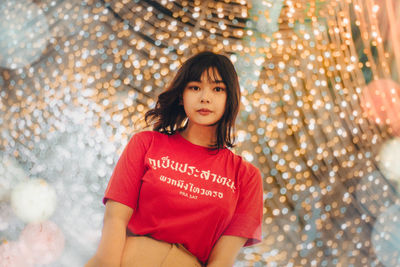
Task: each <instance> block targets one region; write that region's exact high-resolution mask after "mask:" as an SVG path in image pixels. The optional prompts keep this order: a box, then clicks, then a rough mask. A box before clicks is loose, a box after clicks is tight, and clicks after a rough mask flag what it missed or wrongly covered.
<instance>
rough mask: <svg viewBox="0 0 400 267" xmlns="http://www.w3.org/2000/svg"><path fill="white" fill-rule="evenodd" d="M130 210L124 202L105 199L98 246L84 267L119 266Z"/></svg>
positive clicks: (130, 214)
mask: <svg viewBox="0 0 400 267" xmlns="http://www.w3.org/2000/svg"><path fill="white" fill-rule="evenodd" d="M132 212H133V210H132V208H130V207H128V206H126V205H124V204H121V203H119V202H115V201H112V200H108V201H107V203H106V211H105V213H104V224H103V231H102V235H101V240H100V243H99V247H98V248H97V251H96V254H95V255H94V256H93V257H92V258H91V259H90V260H89V261H88V263H87V264H86V265H85V267H119V266H120V265H121V257H122V252H123V249H124V246H125V239H126V226H127V224H128V222H129V219H130V218H131V216H132Z"/></svg>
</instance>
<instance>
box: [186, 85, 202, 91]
mask: <svg viewBox="0 0 400 267" xmlns="http://www.w3.org/2000/svg"><path fill="white" fill-rule="evenodd" d="M189 88H190V89H192V90H194V91H198V90H200V87H198V86H190V87H189Z"/></svg>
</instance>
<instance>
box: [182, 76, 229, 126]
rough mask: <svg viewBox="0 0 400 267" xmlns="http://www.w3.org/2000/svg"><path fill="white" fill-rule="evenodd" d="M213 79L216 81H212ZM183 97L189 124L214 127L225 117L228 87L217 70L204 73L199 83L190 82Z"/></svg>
mask: <svg viewBox="0 0 400 267" xmlns="http://www.w3.org/2000/svg"><path fill="white" fill-rule="evenodd" d="M212 74H214V75H212ZM212 77H214V78H215V80H211V79H212ZM182 97H183V107H184V109H185V112H186V115H187V116H188V118H189V123H192V124H193V123H194V124H197V125H199V126H214V125H216V123H217V122H218V121H219V120H220V119H221V117H222V116H223V115H224V112H225V105H226V98H227V93H226V85H225V84H224V83H223V81H222V78H221V76H220V75H219V73H218V71H217V70H216V69H213V70H212V69H209V70H208V73H207V71H204V72H203V74H202V75H201V78H200V81H199V82H197V81H191V82H189V83H188V84H187V85H186V87H185V89H184V90H183V96H182Z"/></svg>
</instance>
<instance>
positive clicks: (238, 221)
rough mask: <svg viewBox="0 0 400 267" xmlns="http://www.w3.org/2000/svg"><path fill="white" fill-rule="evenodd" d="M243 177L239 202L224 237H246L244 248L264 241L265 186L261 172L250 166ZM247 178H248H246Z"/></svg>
mask: <svg viewBox="0 0 400 267" xmlns="http://www.w3.org/2000/svg"><path fill="white" fill-rule="evenodd" d="M248 167H250V168H246V169H247V170H246V174H243V175H242V176H243V177H242V179H243V180H242V181H243V182H242V184H241V186H240V192H239V200H238V203H237V205H236V209H235V212H234V214H233V217H232V220H231V222H230V224H229V225H228V227H227V228H226V229H225V231H224V233H223V235H233V236H240V237H246V238H248V239H247V242H246V243H245V245H244V246H250V245H254V244H256V243H259V242H261V240H262V229H261V228H262V217H263V186H262V178H261V174H260V171H259V170H258V169H256V168H255V167H254V166H252V165H250V164H249V166H248ZM245 176H247V177H245Z"/></svg>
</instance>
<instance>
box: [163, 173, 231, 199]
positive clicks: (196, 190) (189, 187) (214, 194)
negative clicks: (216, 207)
mask: <svg viewBox="0 0 400 267" xmlns="http://www.w3.org/2000/svg"><path fill="white" fill-rule="evenodd" d="M160 180H161V181H162V182H164V183H167V184H170V185H173V186H176V187H179V188H180V189H184V190H186V191H188V192H191V193H194V194H198V195H204V196H209V197H214V198H217V197H218V198H223V197H224V194H223V193H222V192H218V191H211V190H206V189H204V188H200V187H197V186H195V185H194V184H192V183H185V181H183V180H175V179H172V178H169V177H166V176H164V175H161V176H160ZM181 193H182V194H183V195H185V196H188V195H187V194H185V193H184V192H182V191H181ZM191 198H194V197H191ZM195 198H197V197H195Z"/></svg>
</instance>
